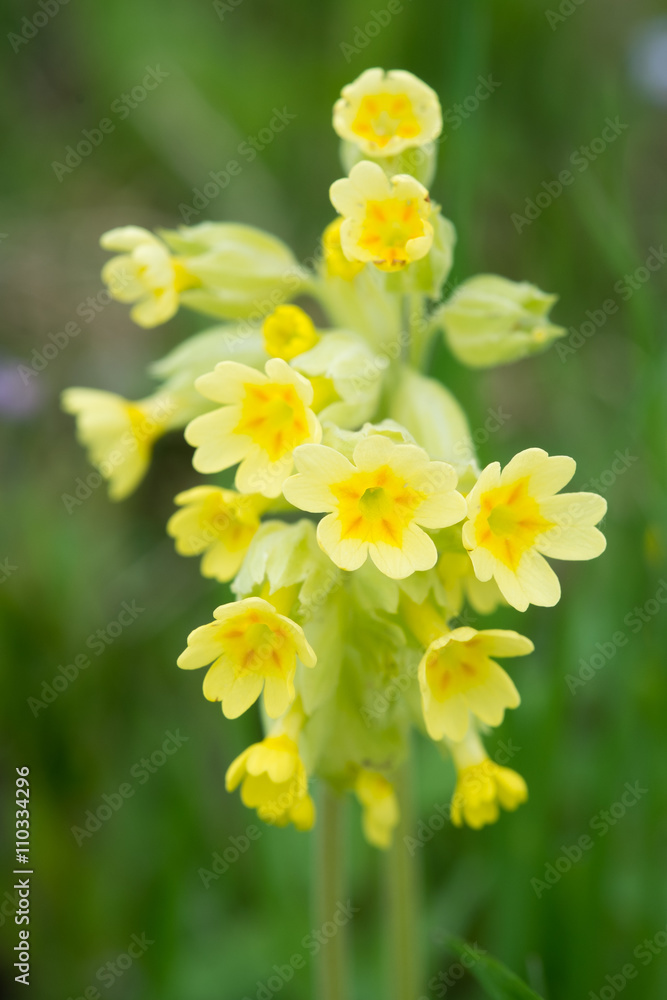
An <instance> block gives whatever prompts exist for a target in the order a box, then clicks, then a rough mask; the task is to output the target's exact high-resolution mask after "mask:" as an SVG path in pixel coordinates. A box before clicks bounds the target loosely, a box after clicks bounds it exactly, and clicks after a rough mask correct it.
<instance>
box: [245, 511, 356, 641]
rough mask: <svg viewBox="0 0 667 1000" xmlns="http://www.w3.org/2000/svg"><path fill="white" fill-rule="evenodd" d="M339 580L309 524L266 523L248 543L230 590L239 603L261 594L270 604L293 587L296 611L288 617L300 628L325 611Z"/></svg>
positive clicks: (304, 520)
mask: <svg viewBox="0 0 667 1000" xmlns="http://www.w3.org/2000/svg"><path fill="white" fill-rule="evenodd" d="M340 576H341V574H340V570H338V569H336V567H335V566H334V565H333V563H332V562H331V560H330V559H329V558H328V556H326V555H325V554H324V552H322V550H321V549H320V547H319V545H318V544H317V538H316V536H315V525H314V524H313V522H312V521H307V520H306V519H305V518H304V519H303V520H301V521H297V523H296V524H286V523H285V522H284V521H265V522H264V524H262V526H261V527H260V529H259V531H258V532H257V534H256V535H255V537H254V538H253V540H252V542H251V543H250V548H249V549H248V552H247V554H246V557H245V559H244V561H243V565H242V566H241V569H240V571H239V573H238V576H237V577H236V579H235V580H234V582H233V584H232V590H233V591H234V593H235V594H236V596H237V597H238V598H239V599H242V598H244V597H252V596H257V595H258V594H259V593H260V591H261V592H262V595H261V596H263V597H264V598H265V599H266V600H268V601H271V595H272V594H275V593H276V592H277V591H284V590H285V589H286V588H290V587H294V588H295V597H296V599H297V607H296V608H291V609H289V614H290V617H294V619H295V621H298V622H299V623H301V624H302V623H304V622H306V621H308V620H310V619H311V618H313V617H314V616H315V615H316V614H317V613H318V612H319V611H320V610H321V609H322V608H323V607H324V605H325V603H326V602H327V600H328V598H329V595H330V594H331V593H332V592H334V591H335V590H336V589H337V588H338V587H339V586H340ZM283 613H288V612H287V611H285V612H283Z"/></svg>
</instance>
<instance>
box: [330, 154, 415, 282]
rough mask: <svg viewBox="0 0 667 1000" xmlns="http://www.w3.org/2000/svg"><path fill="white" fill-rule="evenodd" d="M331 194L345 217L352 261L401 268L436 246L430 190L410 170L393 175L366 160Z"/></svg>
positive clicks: (344, 240) (344, 241)
mask: <svg viewBox="0 0 667 1000" xmlns="http://www.w3.org/2000/svg"><path fill="white" fill-rule="evenodd" d="M329 194H330V197H331V203H332V204H333V206H334V208H335V209H336V211H337V212H339V213H340V215H342V216H343V222H342V224H341V227H340V240H341V246H342V248H343V253H344V254H345V256H346V257H347V258H348V260H359V261H363V262H364V263H372V264H374V265H375V267H377V268H378V269H379V270H381V271H400V270H401V269H402V268H404V267H405V266H406V265H407V264H410V263H411V262H412V261H416V260H421V258H422V257H425V256H426V254H427V253H428V252H429V250H430V249H431V246H432V244H433V226H432V225H431V223H430V222H429V216H430V214H431V202H430V199H429V194H428V191H427V190H426V188H425V187H424V186H423V184H420V183H419V181H418V180H416V179H415V178H414V177H412V176H411V175H410V174H396V176H394V177H392V178H389V177H387V175H386V174H385V172H384V170H383V169H382V167H380V166H378V164H377V163H371V162H370V160H362V162H361V163H357V164H356V165H355V166H354V167H352V170H351V171H350V176H349V177H344V178H341V179H340V180H337V181H334V183H333V184H332V185H331V189H330V192H329Z"/></svg>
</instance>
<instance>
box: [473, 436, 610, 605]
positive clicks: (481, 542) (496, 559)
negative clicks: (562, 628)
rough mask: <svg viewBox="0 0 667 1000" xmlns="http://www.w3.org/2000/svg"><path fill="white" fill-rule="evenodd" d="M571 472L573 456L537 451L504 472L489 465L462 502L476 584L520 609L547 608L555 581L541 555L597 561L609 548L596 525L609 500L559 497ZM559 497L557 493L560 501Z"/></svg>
mask: <svg viewBox="0 0 667 1000" xmlns="http://www.w3.org/2000/svg"><path fill="white" fill-rule="evenodd" d="M575 469H576V462H575V461H574V459H573V458H568V457H567V456H565V455H554V456H551V457H550V456H549V455H548V454H547V452H546V451H543V450H542V449H541V448H528V449H527V450H526V451H522V452H519V454H518V455H515V456H514V458H513V459H512V460H511V461H510V462H509V464H508V465H506V466H505V468H504V469H503V470H502V472H501V468H500V463H499V462H492V463H491V465H487V467H486V468H485V469H484V470H483V472H482V473H481V475H480V477H479V479H478V480H477V483H476V484H475V486H474V487H473V489H472V490H471V491H470V493H469V494H468V497H467V504H468V520H467V521H466V523H465V524H464V526H463V544H464V545H465V547H466V548H467V549H468V551H469V553H470V558H471V559H472V563H473V566H474V568H475V574H476V576H477V578H478V579H479V580H490V579H491V578H492V577H493V578H494V579H495V581H496V583H497V584H498V586H499V588H500V591H501V593H502V595H503V597H504V598H505V600H507V601H508V602H509V604H511V605H512V607H514V608H517V610H518V611H525V610H526V608H527V607H528V605H529V604H536V605H539V606H541V607H552V606H553V605H554V604H557V603H558V600H559V599H560V583H559V582H558V577H557V576H556V574H555V573H554V571H553V569H552V568H551V566H550V565H549V564H548V563H547V561H546V559H545V558H544V557H545V556H549V557H551V558H553V559H576V560H581V559H594V558H595V557H596V556H599V555H600V554H601V553H602V552H604V549H605V547H606V540H605V537H604V535H603V534H602V532H601V531H599V530H598V529H597V528H596V527H595V525H596V524H597V523H598V521H600V520H601V518H603V517H604V515H605V513H606V510H607V503H606V501H605V500H604V499H603V498H602V497H600V496H598V495H597V494H596V493H562V494H559V490H561V489H562V488H563V487H564V486H565V485H566V484H567V483H568V482H569V481H570V479H571V478H572V476H573V475H574V472H575ZM557 494H558V495H557Z"/></svg>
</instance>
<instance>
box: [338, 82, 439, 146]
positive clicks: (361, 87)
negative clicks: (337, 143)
mask: <svg viewBox="0 0 667 1000" xmlns="http://www.w3.org/2000/svg"><path fill="white" fill-rule="evenodd" d="M333 127H334V129H335V130H336V132H337V133H338V135H339V136H340V137H341V138H342V139H347V140H348V141H349V142H353V143H355V144H356V145H358V146H359V147H360V148H361V149H362V151H363V152H364V153H365V154H366V156H373V157H381V156H394V155H396V154H397V153H401V152H402V151H403V150H404V149H408V148H409V147H410V146H422V145H424V144H425V143H427V142H432V140H433V139H435V138H437V136H438V135H439V134H440V132H441V130H442V112H441V110H440V101H439V100H438V95H437V94H436V93H435V91H434V90H431V88H430V87H428V86H427V85H426V84H425V83H423V82H422V81H421V80H419V79H418V78H417V77H416V76H413V75H412V73H408V72H406V71H405V70H400V69H392V70H389V72H385V70H383V69H377V68H376V69H367V70H366V71H365V72H363V73H362V74H361V76H359V77H357V79H356V80H355V81H354V82H353V83H349V84H348V85H347V86H346V87H343V90H342V91H341V96H340V98H339V99H338V101H336V104H335V105H334V110H333Z"/></svg>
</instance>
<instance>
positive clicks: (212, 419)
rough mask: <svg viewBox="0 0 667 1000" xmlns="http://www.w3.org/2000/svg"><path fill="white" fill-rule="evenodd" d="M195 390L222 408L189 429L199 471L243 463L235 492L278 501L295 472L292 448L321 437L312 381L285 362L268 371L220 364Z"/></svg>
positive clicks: (275, 362) (279, 360)
mask: <svg viewBox="0 0 667 1000" xmlns="http://www.w3.org/2000/svg"><path fill="white" fill-rule="evenodd" d="M195 385H196V386H197V389H198V390H199V392H200V393H201V394H202V395H203V396H205V397H206V398H207V399H211V400H213V402H215V403H221V404H223V405H222V406H221V407H220V408H219V409H216V410H213V411H212V412H210V413H205V414H203V415H202V416H200V417H197V418H196V419H195V420H193V421H192V422H191V423H190V424H188V426H187V428H186V431H185V438H186V440H187V442H188V443H189V444H191V445H193V446H194V447H196V449H197V450H196V452H195V455H194V458H193V460H192V464H193V465H194V467H195V469H197V471H198V472H220V471H222V470H223V469H228V468H229V467H230V466H232V465H236V464H237V462H240V463H241V464H240V465H239V468H238V470H237V472H236V488H237V489H238V490H239V491H240V492H241V493H261V494H263V495H264V496H267V497H277V496H279V495H280V490H281V488H282V485H283V483H284V481H285V479H286V478H287V477H288V476H289V474H290V473H291V471H292V469H293V467H294V463H293V459H292V453H293V451H294V449H295V448H296V447H297V446H298V445H300V444H303V443H304V442H307V441H308V442H310V441H319V440H320V438H321V436H322V428H321V427H320V423H319V421H318V419H317V417H316V416H315V414H314V413H313V411H312V410H311V409H310V405H311V403H312V401H313V387H312V385H311V384H310V382H309V381H308V379H305V378H304V377H303V376H302V375H299V374H298V373H297V372H295V371H294V370H293V369H292V368H290V366H289V365H288V364H287V362H286V361H283V360H282V358H271V360H270V361H267V363H266V366H265V369H264V372H260V371H257V369H256V368H250V367H249V366H248V365H242V364H238V363H237V362H235V361H221V362H220V364H219V365H216V368H215V371H212V372H210V373H209V374H208V375H202V376H201V378H198V379H197V381H196V383H195Z"/></svg>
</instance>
